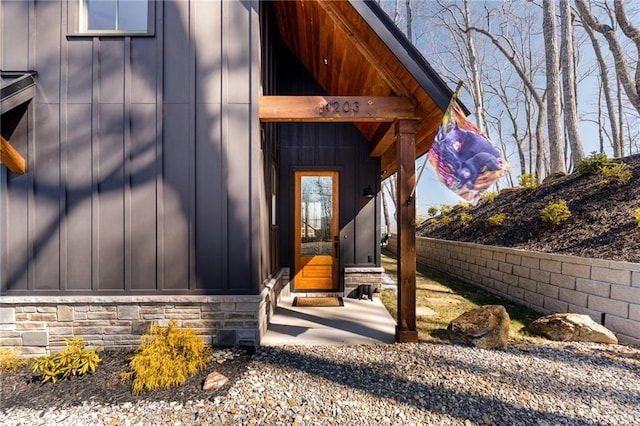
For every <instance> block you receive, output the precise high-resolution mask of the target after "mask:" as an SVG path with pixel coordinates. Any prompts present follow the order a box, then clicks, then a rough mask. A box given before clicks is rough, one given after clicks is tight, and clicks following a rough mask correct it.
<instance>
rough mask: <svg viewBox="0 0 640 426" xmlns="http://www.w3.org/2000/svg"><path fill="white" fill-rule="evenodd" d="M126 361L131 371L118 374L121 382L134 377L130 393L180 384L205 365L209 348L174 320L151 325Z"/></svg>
mask: <svg viewBox="0 0 640 426" xmlns="http://www.w3.org/2000/svg"><path fill="white" fill-rule="evenodd" d="M141 339H142V343H141V344H140V347H139V348H138V349H137V351H136V354H135V355H134V356H133V358H132V359H131V361H130V362H129V368H130V370H131V371H126V372H124V373H122V374H121V375H120V378H121V379H122V381H123V382H126V381H129V380H133V389H132V392H133V394H134V395H138V394H140V393H142V392H143V391H145V390H153V389H159V388H169V387H171V386H176V385H182V384H184V383H185V382H186V381H187V378H188V377H189V376H192V375H194V374H196V373H197V372H198V371H200V370H202V369H203V368H205V367H206V366H207V364H208V363H209V361H210V360H211V356H212V350H211V349H210V348H208V347H207V346H205V343H204V340H202V339H201V338H200V337H199V336H198V335H197V334H196V332H195V331H194V330H193V329H191V328H187V329H184V330H181V329H179V328H178V326H177V325H176V322H175V321H171V322H170V323H169V326H168V327H161V326H158V325H152V326H151V328H150V329H149V333H148V334H144V335H143V336H142V338H141Z"/></svg>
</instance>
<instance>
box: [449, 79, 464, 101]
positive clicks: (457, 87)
mask: <svg viewBox="0 0 640 426" xmlns="http://www.w3.org/2000/svg"><path fill="white" fill-rule="evenodd" d="M463 85H464V82H463V81H462V80H459V81H458V85H457V86H456V90H455V91H454V92H453V96H452V97H454V96H455V97H456V98H457V97H458V93H460V89H462V86H463Z"/></svg>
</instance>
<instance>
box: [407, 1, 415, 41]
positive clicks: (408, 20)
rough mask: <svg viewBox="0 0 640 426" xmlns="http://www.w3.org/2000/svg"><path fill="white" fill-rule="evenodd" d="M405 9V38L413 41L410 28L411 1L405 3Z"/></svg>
mask: <svg viewBox="0 0 640 426" xmlns="http://www.w3.org/2000/svg"><path fill="white" fill-rule="evenodd" d="M405 7H406V8H407V38H408V39H409V40H410V41H413V38H412V31H411V27H412V26H413V13H412V10H411V0H406V1H405Z"/></svg>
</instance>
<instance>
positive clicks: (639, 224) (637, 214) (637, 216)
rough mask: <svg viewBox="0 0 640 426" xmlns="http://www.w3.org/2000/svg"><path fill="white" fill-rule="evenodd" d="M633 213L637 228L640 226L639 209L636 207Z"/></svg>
mask: <svg viewBox="0 0 640 426" xmlns="http://www.w3.org/2000/svg"><path fill="white" fill-rule="evenodd" d="M635 214H636V224H637V225H638V228H640V209H636V210H635Z"/></svg>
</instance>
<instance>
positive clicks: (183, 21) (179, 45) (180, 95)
mask: <svg viewBox="0 0 640 426" xmlns="http://www.w3.org/2000/svg"><path fill="white" fill-rule="evenodd" d="M158 6H159V4H158ZM189 6H190V4H189V2H186V1H178V0H167V1H164V2H162V7H161V8H160V9H161V10H162V13H163V17H164V22H163V25H164V37H163V40H164V54H163V68H164V101H165V102H166V103H174V102H189V81H190V77H189V72H190V71H191V61H190V57H191V55H190V52H191V43H190V42H189V31H190V29H189ZM156 13H160V11H156Z"/></svg>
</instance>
